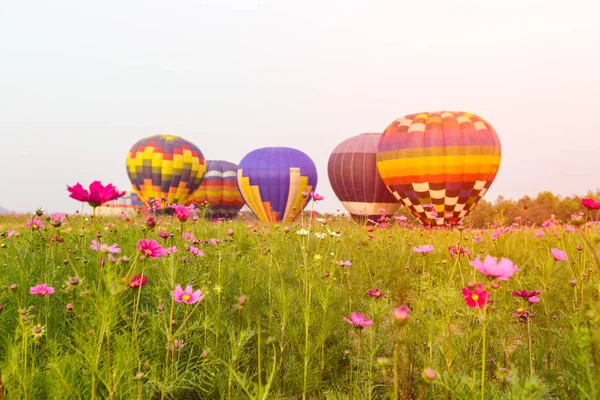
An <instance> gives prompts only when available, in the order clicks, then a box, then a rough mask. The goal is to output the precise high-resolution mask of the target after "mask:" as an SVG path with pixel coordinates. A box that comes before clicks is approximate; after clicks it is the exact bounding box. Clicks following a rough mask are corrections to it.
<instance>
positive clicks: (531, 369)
mask: <svg viewBox="0 0 600 400" xmlns="http://www.w3.org/2000/svg"><path fill="white" fill-rule="evenodd" d="M527 340H528V346H529V377H530V378H531V376H532V375H533V356H532V355H531V318H530V317H528V318H527Z"/></svg>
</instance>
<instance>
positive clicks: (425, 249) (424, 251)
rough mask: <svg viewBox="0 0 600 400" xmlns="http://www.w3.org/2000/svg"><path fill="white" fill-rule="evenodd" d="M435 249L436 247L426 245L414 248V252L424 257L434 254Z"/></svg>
mask: <svg viewBox="0 0 600 400" xmlns="http://www.w3.org/2000/svg"><path fill="white" fill-rule="evenodd" d="M433 250H435V249H434V247H433V246H432V245H430V244H425V245H423V246H419V247H413V251H414V252H415V253H421V254H423V255H426V254H427V253H430V252H432V251H433Z"/></svg>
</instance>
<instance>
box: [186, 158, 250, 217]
mask: <svg viewBox="0 0 600 400" xmlns="http://www.w3.org/2000/svg"><path fill="white" fill-rule="evenodd" d="M237 170H238V166H237V165H236V164H234V163H232V162H229V161H221V160H218V161H212V160H207V161H206V173H205V174H204V178H203V179H202V184H201V185H200V187H199V188H198V189H197V190H196V191H195V192H194V194H193V195H192V198H191V201H190V203H193V204H195V205H197V206H199V207H206V206H208V207H207V208H206V212H205V216H206V217H207V218H211V219H213V218H233V217H235V216H236V215H237V213H238V212H239V211H240V210H241V209H242V207H243V206H244V199H243V198H242V195H241V193H240V191H239V190H238V185H237Z"/></svg>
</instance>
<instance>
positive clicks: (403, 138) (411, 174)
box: [377, 111, 501, 225]
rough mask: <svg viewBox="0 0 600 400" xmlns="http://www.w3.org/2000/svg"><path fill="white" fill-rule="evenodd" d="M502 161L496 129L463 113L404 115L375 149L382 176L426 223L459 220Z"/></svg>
mask: <svg viewBox="0 0 600 400" xmlns="http://www.w3.org/2000/svg"><path fill="white" fill-rule="evenodd" d="M500 158H501V150H500V141H499V140H498V136H497V135H496V132H495V131H494V128H492V126H491V125H490V124H488V123H487V122H486V121H484V120H483V119H482V118H480V117H478V116H477V115H474V114H470V113H466V112H445V111H442V112H428V113H420V114H412V115H407V116H406V117H402V118H400V119H398V120H396V121H394V122H392V123H391V124H390V125H389V126H388V127H387V128H386V130H385V131H384V133H383V136H382V137H381V139H380V140H379V143H378V145H377V168H378V169H379V173H380V174H381V178H382V179H383V181H384V182H385V184H386V185H387V186H388V188H389V189H390V190H391V191H392V193H393V194H394V196H396V198H398V199H400V200H401V201H402V203H403V204H404V205H405V206H406V207H407V208H408V209H409V210H410V211H411V212H412V214H414V215H415V216H416V217H417V218H419V219H420V220H421V221H422V222H423V224H425V225H435V224H437V225H442V224H445V223H450V224H454V223H457V222H459V221H460V220H462V219H463V218H464V217H465V216H466V215H467V214H468V213H469V211H471V210H472V209H473V208H475V206H476V205H477V202H478V201H479V199H481V197H482V196H483V195H484V194H485V192H486V191H487V190H488V189H489V187H490V185H491V184H492V182H493V180H494V178H495V177H496V173H497V172H498V168H499V167H500Z"/></svg>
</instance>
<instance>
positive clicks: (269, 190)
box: [237, 147, 317, 222]
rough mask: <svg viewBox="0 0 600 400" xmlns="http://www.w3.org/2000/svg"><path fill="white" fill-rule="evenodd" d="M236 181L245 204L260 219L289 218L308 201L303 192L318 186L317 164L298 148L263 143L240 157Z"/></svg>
mask: <svg viewBox="0 0 600 400" xmlns="http://www.w3.org/2000/svg"><path fill="white" fill-rule="evenodd" d="M237 182H238V187H239V189H240V192H241V193H242V197H243V198H244V200H245V201H246V204H248V206H249V207H250V209H252V211H254V214H256V216H257V217H258V218H259V219H260V220H261V221H264V222H277V221H283V222H290V221H293V220H294V218H296V216H297V215H298V214H300V213H301V212H302V210H304V207H306V205H307V204H308V202H309V201H310V196H306V194H307V193H310V192H311V191H314V190H315V188H316V186H317V168H316V167H315V163H314V162H313V161H312V160H311V159H310V158H309V157H308V156H307V155H306V154H304V153H303V152H301V151H299V150H295V149H290V148H289V147H266V148H262V149H258V150H254V151H252V152H250V153H248V154H247V155H246V156H245V157H244V158H243V159H242V161H240V165H239V168H238V173H237ZM303 192H304V194H305V195H303Z"/></svg>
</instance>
